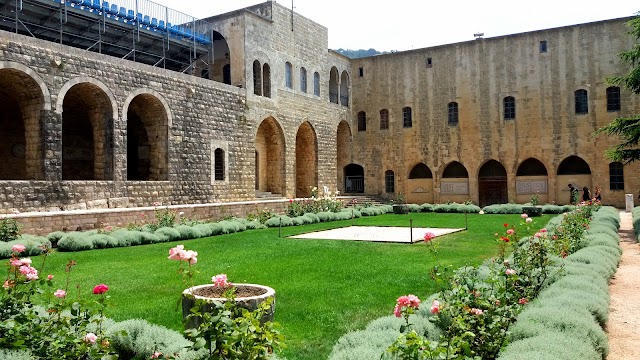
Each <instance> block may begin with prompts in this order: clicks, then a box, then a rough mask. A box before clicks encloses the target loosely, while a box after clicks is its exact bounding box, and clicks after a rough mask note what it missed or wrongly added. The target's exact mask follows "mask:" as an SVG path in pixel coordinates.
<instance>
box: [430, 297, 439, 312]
mask: <svg viewBox="0 0 640 360" xmlns="http://www.w3.org/2000/svg"><path fill="white" fill-rule="evenodd" d="M430 311H431V313H432V314H434V315H435V314H437V313H439V312H440V302H439V301H438V300H433V303H431V310H430Z"/></svg>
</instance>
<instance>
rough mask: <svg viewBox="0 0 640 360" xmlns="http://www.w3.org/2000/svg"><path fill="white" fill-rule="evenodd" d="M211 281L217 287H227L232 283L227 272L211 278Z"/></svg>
mask: <svg viewBox="0 0 640 360" xmlns="http://www.w3.org/2000/svg"><path fill="white" fill-rule="evenodd" d="M211 282H212V283H213V286H215V287H221V288H226V287H229V286H231V285H232V284H231V283H230V282H229V281H228V280H227V274H218V275H216V276H214V277H212V278H211Z"/></svg>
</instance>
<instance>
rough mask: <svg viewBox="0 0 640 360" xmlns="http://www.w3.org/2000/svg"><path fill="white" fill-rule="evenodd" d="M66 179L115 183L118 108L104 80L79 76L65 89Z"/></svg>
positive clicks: (60, 104)
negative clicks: (114, 144) (114, 167)
mask: <svg viewBox="0 0 640 360" xmlns="http://www.w3.org/2000/svg"><path fill="white" fill-rule="evenodd" d="M56 112H58V113H59V114H61V117H62V179H63V180H112V178H113V126H114V118H115V116H116V114H117V105H116V103H115V99H114V97H113V95H112V94H111V92H110V91H109V89H108V88H107V87H106V86H105V85H104V84H103V83H102V82H100V81H98V80H96V79H92V78H88V77H84V76H82V77H79V78H75V79H72V80H70V81H68V82H67V83H66V84H65V85H64V86H63V87H62V88H61V89H60V95H58V100H57V103H56Z"/></svg>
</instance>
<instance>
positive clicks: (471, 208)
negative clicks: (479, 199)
mask: <svg viewBox="0 0 640 360" xmlns="http://www.w3.org/2000/svg"><path fill="white" fill-rule="evenodd" d="M457 208H458V209H457V212H460V213H468V214H474V213H475V214H477V213H479V212H480V210H482V209H480V206H478V205H473V204H460V205H459V206H458V207H457Z"/></svg>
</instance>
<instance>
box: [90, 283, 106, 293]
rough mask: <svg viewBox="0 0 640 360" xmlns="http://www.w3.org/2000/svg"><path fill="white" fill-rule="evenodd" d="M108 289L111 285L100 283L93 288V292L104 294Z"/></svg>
mask: <svg viewBox="0 0 640 360" xmlns="http://www.w3.org/2000/svg"><path fill="white" fill-rule="evenodd" d="M107 290H109V287H108V286H107V285H105V284H100V285H96V286H95V287H94V288H93V293H94V294H96V295H100V294H104V293H106V292H107Z"/></svg>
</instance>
